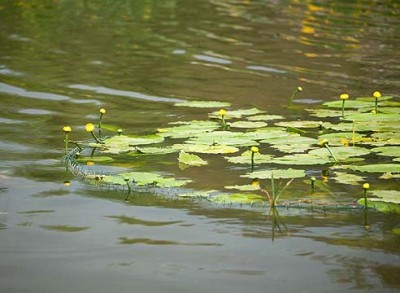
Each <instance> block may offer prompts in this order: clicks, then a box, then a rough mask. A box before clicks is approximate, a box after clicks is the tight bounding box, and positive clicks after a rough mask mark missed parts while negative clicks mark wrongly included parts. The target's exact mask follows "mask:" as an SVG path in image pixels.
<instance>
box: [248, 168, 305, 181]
mask: <svg viewBox="0 0 400 293" xmlns="http://www.w3.org/2000/svg"><path fill="white" fill-rule="evenodd" d="M272 174H273V177H274V179H283V178H286V179H288V178H301V177H304V176H306V172H305V171H304V170H296V169H291V168H289V169H276V170H261V171H254V172H251V173H247V174H245V175H241V177H246V178H258V179H271V177H272Z"/></svg>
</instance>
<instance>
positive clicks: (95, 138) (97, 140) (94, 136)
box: [90, 131, 102, 143]
mask: <svg viewBox="0 0 400 293" xmlns="http://www.w3.org/2000/svg"><path fill="white" fill-rule="evenodd" d="M90 133H91V134H92V136H93V138H94V140H95V141H96V142H97V143H102V142H101V141H100V140H99V139H98V138H97V137H96V135H94V133H93V131H91V132H90Z"/></svg>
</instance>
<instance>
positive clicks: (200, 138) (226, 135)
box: [185, 131, 258, 146]
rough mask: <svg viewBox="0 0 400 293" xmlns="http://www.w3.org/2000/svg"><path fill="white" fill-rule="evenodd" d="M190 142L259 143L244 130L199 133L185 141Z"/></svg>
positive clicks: (241, 144) (250, 144) (208, 143)
mask: <svg viewBox="0 0 400 293" xmlns="http://www.w3.org/2000/svg"><path fill="white" fill-rule="evenodd" d="M185 143H188V144H207V145H218V144H220V145H230V146H253V145H258V143H257V142H256V141H254V140H252V139H250V138H248V137H246V136H245V135H244V134H243V133H242V132H231V131H213V132H210V133H207V134H198V135H197V136H196V137H193V138H190V139H189V140H187V141H185Z"/></svg>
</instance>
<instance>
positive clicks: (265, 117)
mask: <svg viewBox="0 0 400 293" xmlns="http://www.w3.org/2000/svg"><path fill="white" fill-rule="evenodd" d="M281 119H285V117H283V116H281V115H268V114H264V115H255V116H250V117H247V120H250V121H270V120H281Z"/></svg>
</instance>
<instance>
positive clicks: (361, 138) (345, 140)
mask: <svg viewBox="0 0 400 293" xmlns="http://www.w3.org/2000/svg"><path fill="white" fill-rule="evenodd" d="M323 139H327V140H328V141H329V145H334V146H343V145H351V144H353V143H359V142H367V143H368V142H371V141H372V139H371V138H368V137H366V136H365V135H364V134H359V133H354V134H353V132H335V133H327V134H323V135H320V136H319V137H318V140H319V141H321V140H323Z"/></svg>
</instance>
